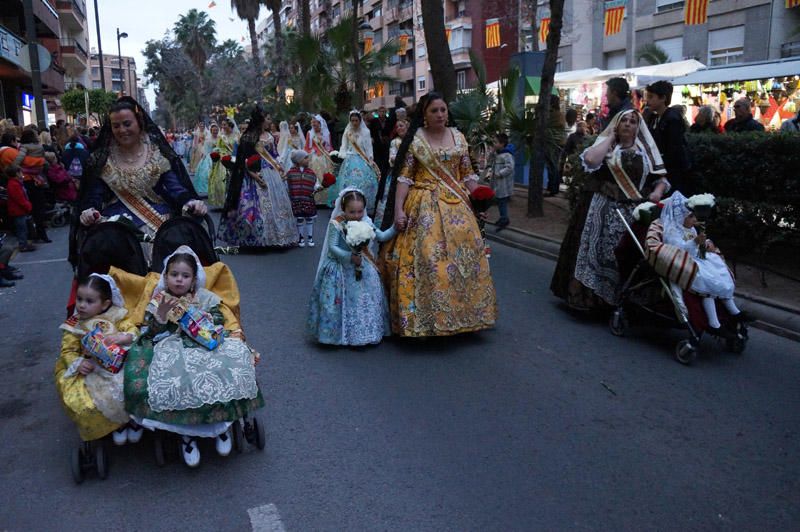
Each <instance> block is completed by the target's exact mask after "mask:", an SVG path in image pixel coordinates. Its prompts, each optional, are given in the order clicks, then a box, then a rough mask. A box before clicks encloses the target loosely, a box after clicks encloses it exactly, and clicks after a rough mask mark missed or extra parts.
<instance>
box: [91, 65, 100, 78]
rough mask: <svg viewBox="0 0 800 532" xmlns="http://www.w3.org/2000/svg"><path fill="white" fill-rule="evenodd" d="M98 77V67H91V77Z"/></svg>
mask: <svg viewBox="0 0 800 532" xmlns="http://www.w3.org/2000/svg"><path fill="white" fill-rule="evenodd" d="M99 75H100V67H92V76H99Z"/></svg>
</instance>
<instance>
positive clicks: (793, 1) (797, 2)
mask: <svg viewBox="0 0 800 532" xmlns="http://www.w3.org/2000/svg"><path fill="white" fill-rule="evenodd" d="M797 6H800V0H786V9H790V8H792V7H797Z"/></svg>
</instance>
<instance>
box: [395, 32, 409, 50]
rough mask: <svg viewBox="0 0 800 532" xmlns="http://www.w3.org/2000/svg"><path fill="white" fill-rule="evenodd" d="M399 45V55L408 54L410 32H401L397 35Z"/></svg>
mask: <svg viewBox="0 0 800 532" xmlns="http://www.w3.org/2000/svg"><path fill="white" fill-rule="evenodd" d="M397 42H398V47H397V55H406V52H407V51H408V34H407V33H401V34H400V35H399V36H398V37H397Z"/></svg>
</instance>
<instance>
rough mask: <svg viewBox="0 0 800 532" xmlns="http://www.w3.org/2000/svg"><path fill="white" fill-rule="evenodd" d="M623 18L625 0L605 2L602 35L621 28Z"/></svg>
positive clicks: (618, 30)
mask: <svg viewBox="0 0 800 532" xmlns="http://www.w3.org/2000/svg"><path fill="white" fill-rule="evenodd" d="M624 18H625V0H610V1H608V2H606V3H605V17H604V25H605V31H604V33H603V35H605V36H609V35H614V34H617V33H619V32H620V31H621V30H622V19H624Z"/></svg>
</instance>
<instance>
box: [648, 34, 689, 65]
mask: <svg viewBox="0 0 800 532" xmlns="http://www.w3.org/2000/svg"><path fill="white" fill-rule="evenodd" d="M654 44H656V45H657V46H658V47H660V48H661V49H662V50H664V51H665V52H667V56H668V57H669V60H670V61H680V60H681V59H683V37H674V38H672V39H660V40H658V41H654Z"/></svg>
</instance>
